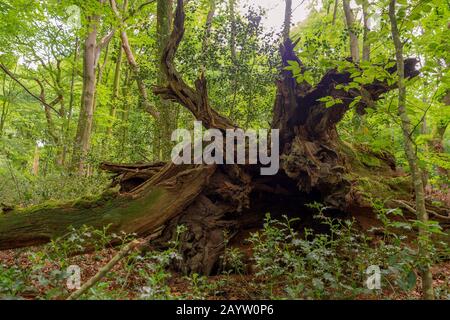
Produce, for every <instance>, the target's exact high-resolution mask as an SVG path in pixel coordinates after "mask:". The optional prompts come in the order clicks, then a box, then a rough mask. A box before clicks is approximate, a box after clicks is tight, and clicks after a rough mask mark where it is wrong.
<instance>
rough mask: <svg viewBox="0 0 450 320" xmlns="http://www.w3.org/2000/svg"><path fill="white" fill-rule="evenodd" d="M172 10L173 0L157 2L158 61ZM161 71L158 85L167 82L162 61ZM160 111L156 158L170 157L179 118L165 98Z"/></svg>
mask: <svg viewBox="0 0 450 320" xmlns="http://www.w3.org/2000/svg"><path fill="white" fill-rule="evenodd" d="M172 12H173V1H172V0H158V2H157V18H156V20H157V34H158V61H160V59H161V57H162V53H163V51H164V48H165V47H166V44H167V41H168V39H169V36H170V32H171V29H172V15H173V14H172ZM159 69H160V71H159V73H158V79H157V84H158V86H161V85H164V84H165V83H166V82H167V79H166V77H165V73H164V71H163V66H162V63H160V65H159ZM158 106H159V108H158V109H159V112H160V122H159V123H158V124H157V125H155V134H154V138H155V140H156V141H154V145H153V157H154V159H155V160H159V159H168V158H169V157H170V152H171V149H172V148H171V146H172V142H171V135H172V131H173V130H174V129H176V126H177V119H176V109H175V108H176V106H175V105H174V104H173V103H171V102H169V101H166V100H165V99H160V100H159V101H158Z"/></svg>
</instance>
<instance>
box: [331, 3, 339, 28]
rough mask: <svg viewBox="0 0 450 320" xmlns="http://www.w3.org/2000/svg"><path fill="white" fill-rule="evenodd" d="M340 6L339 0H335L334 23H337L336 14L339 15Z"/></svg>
mask: <svg viewBox="0 0 450 320" xmlns="http://www.w3.org/2000/svg"><path fill="white" fill-rule="evenodd" d="M338 6H339V0H334V9H333V22H332V24H333V25H334V24H335V23H336V16H337V9H338Z"/></svg>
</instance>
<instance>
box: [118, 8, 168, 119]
mask: <svg viewBox="0 0 450 320" xmlns="http://www.w3.org/2000/svg"><path fill="white" fill-rule="evenodd" d="M110 3H111V7H112V9H113V11H114V13H115V15H116V16H117V17H118V18H119V19H120V20H121V29H122V30H121V31H120V39H121V40H122V47H123V50H124V52H125V56H126V57H127V61H128V63H129V65H130V69H131V71H133V74H134V77H135V78H136V83H137V86H138V89H139V93H140V95H141V98H142V105H143V109H144V110H145V111H146V112H148V113H149V114H151V115H152V116H153V117H154V118H156V119H157V118H159V114H158V112H157V111H156V110H155V108H154V107H153V106H152V105H151V103H150V101H149V98H148V92H147V86H146V85H145V83H144V80H143V79H142V77H141V74H140V73H141V72H140V68H139V65H138V63H137V62H136V59H135V58H134V54H133V50H132V49H131V46H130V42H129V41H128V35H127V33H126V31H125V29H126V24H125V23H124V22H123V20H122V19H123V18H122V15H121V14H120V13H119V10H118V9H117V4H116V1H115V0H110ZM127 7H128V1H124V3H123V9H122V10H123V12H126V10H127Z"/></svg>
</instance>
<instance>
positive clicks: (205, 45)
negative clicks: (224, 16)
mask: <svg viewBox="0 0 450 320" xmlns="http://www.w3.org/2000/svg"><path fill="white" fill-rule="evenodd" d="M215 13H216V0H209V10H208V15H207V16H206V24H205V35H204V37H203V43H202V52H203V54H204V53H205V52H206V49H207V48H208V45H209V37H210V35H211V29H212V23H213V19H214V14H215Z"/></svg>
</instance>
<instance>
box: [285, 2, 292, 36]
mask: <svg viewBox="0 0 450 320" xmlns="http://www.w3.org/2000/svg"><path fill="white" fill-rule="evenodd" d="M291 17H292V0H286V7H285V11H284V26H283V42H285V41H286V40H287V39H289V34H290V32H291Z"/></svg>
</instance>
